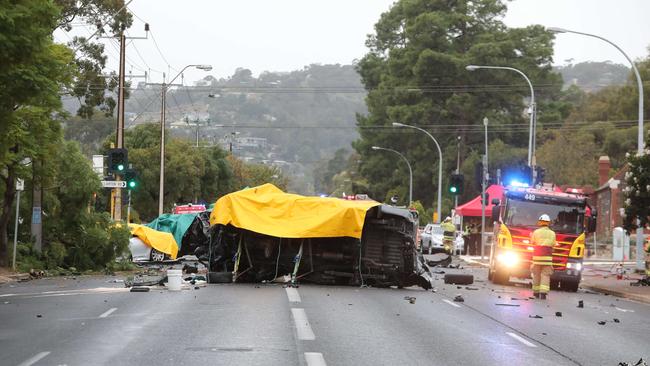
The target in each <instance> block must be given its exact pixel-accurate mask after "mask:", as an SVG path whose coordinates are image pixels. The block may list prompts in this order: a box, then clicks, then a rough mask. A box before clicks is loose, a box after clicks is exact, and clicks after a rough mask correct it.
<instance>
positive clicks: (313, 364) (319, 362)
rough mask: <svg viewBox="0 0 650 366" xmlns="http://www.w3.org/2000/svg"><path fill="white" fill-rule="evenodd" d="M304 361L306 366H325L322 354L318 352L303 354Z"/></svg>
mask: <svg viewBox="0 0 650 366" xmlns="http://www.w3.org/2000/svg"><path fill="white" fill-rule="evenodd" d="M305 361H307V365H308V366H327V364H326V363H325V358H323V354H322V353H318V352H305Z"/></svg>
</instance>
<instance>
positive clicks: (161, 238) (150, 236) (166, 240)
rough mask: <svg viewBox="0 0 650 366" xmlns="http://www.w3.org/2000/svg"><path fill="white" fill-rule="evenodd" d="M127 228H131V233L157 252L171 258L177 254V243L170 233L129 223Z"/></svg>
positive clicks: (174, 257)
mask: <svg viewBox="0 0 650 366" xmlns="http://www.w3.org/2000/svg"><path fill="white" fill-rule="evenodd" d="M129 229H130V230H131V235H133V236H137V237H138V238H140V240H142V241H143V242H144V243H145V244H147V245H149V246H150V247H152V248H154V249H156V250H158V251H159V252H163V253H165V254H169V256H170V257H171V258H172V259H176V256H177V255H178V244H176V240H175V239H174V236H173V235H172V234H170V233H165V232H162V231H158V230H154V229H152V228H150V227H147V226H144V225H138V224H129Z"/></svg>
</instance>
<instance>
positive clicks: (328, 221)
mask: <svg viewBox="0 0 650 366" xmlns="http://www.w3.org/2000/svg"><path fill="white" fill-rule="evenodd" d="M209 220H210V221H209V223H210V226H209V228H208V227H207V225H206V224H205V218H203V220H202V219H201V218H199V217H197V220H196V221H195V224H196V225H192V227H191V228H190V231H192V232H193V233H194V234H191V235H196V236H197V237H198V236H201V233H202V232H204V233H205V235H206V237H207V238H206V239H207V240H206V241H204V242H203V243H205V244H203V245H201V244H197V245H195V246H194V248H193V251H194V253H195V254H197V256H198V257H199V259H201V260H202V261H204V262H207V263H206V265H207V266H208V268H209V271H210V272H209V276H208V277H209V282H212V283H217V282H267V281H278V280H279V281H281V282H291V283H296V282H297V281H303V282H312V283H318V284H336V285H372V286H378V287H386V286H398V287H406V286H413V285H419V286H421V287H423V288H425V289H429V288H431V277H430V271H429V269H428V268H427V266H426V264H425V263H424V261H423V258H422V255H421V254H419V253H418V251H417V249H416V246H415V236H416V232H417V220H416V219H415V218H414V217H413V215H412V214H411V212H409V211H408V210H405V209H399V208H395V207H391V206H386V205H382V204H380V203H378V202H375V201H346V200H341V199H337V198H321V197H304V196H299V195H295V194H288V193H284V192H282V191H281V190H280V189H278V188H276V187H275V186H273V185H271V184H265V185H262V186H259V187H255V188H250V189H246V190H242V191H239V192H234V193H231V194H229V195H226V196H224V197H222V198H220V199H219V200H218V201H217V203H216V205H215V207H214V209H213V211H212V212H211V214H210V218H209ZM202 222H203V223H202ZM193 242H195V243H201V240H193ZM206 244H207V245H206Z"/></svg>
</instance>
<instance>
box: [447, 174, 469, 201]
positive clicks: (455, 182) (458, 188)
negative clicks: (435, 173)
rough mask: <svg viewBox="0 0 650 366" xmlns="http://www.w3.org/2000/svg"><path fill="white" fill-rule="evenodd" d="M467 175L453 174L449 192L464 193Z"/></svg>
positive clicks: (454, 193)
mask: <svg viewBox="0 0 650 366" xmlns="http://www.w3.org/2000/svg"><path fill="white" fill-rule="evenodd" d="M464 182H465V177H463V175H462V174H452V175H451V179H450V181H449V193H451V194H453V195H455V196H458V195H461V194H463V183H464Z"/></svg>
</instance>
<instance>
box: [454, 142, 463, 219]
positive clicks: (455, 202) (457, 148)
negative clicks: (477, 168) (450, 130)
mask: <svg viewBox="0 0 650 366" xmlns="http://www.w3.org/2000/svg"><path fill="white" fill-rule="evenodd" d="M460 139H461V138H460V136H458V137H457V138H456V152H457V156H456V174H460ZM456 207H458V195H455V196H454V208H456Z"/></svg>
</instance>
